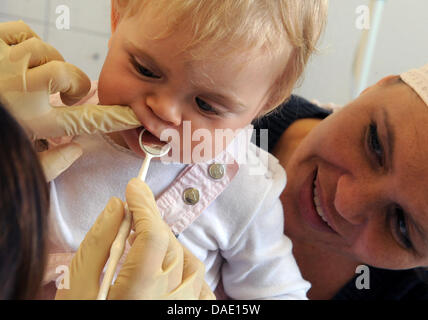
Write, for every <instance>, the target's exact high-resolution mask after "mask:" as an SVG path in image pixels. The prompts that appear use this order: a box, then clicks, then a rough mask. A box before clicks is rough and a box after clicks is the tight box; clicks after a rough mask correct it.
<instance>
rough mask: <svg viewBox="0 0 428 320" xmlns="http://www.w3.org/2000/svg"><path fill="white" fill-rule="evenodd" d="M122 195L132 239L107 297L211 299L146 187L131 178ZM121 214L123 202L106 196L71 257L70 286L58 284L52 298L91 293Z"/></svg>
mask: <svg viewBox="0 0 428 320" xmlns="http://www.w3.org/2000/svg"><path fill="white" fill-rule="evenodd" d="M126 200H127V203H128V206H129V209H130V211H131V212H132V215H133V221H134V226H135V234H134V241H133V244H132V247H131V249H130V251H129V253H128V255H127V257H126V260H125V263H124V265H123V266H122V268H121V269H120V272H119V275H118V276H117V279H116V281H115V283H114V284H113V285H112V286H111V288H110V291H109V295H108V299H130V300H131V299H204V300H206V299H215V296H214V294H213V293H212V291H211V290H210V288H209V287H208V285H207V283H206V282H205V280H204V273H205V267H204V265H203V263H202V262H200V261H199V260H198V259H197V258H196V257H195V256H193V255H192V254H191V253H190V252H189V251H188V250H187V249H186V248H184V247H183V246H182V245H181V244H180V242H179V241H178V240H177V239H176V238H175V236H174V235H173V234H172V232H171V230H170V229H169V227H168V226H167V225H166V223H165V222H164V221H163V220H162V218H161V217H160V214H159V211H158V209H157V206H156V202H155V200H154V197H153V194H152V192H151V190H150V189H149V187H148V186H147V185H146V184H145V183H144V182H142V181H140V180H138V179H132V180H131V181H130V182H129V184H128V186H127V189H126ZM123 215H124V205H123V203H122V202H121V201H120V200H119V199H117V198H112V199H111V200H110V201H109V203H108V204H107V207H106V208H105V210H104V211H103V213H102V214H101V215H100V216H99V217H98V219H97V221H96V222H95V224H94V226H93V227H92V228H91V230H90V231H89V232H88V233H87V235H86V237H85V239H84V240H83V242H82V243H81V245H80V248H79V250H78V251H77V253H76V255H75V256H74V258H73V260H72V262H71V266H70V289H59V290H58V291H57V294H56V299H95V298H96V296H97V294H98V290H99V286H100V281H99V279H100V275H101V273H102V270H103V268H104V265H105V263H106V261H107V259H108V255H109V252H110V247H111V245H112V243H113V241H114V239H115V236H116V233H117V231H118V229H119V226H120V224H121V221H122V218H123Z"/></svg>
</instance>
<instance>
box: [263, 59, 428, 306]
mask: <svg viewBox="0 0 428 320" xmlns="http://www.w3.org/2000/svg"><path fill="white" fill-rule="evenodd" d="M421 70H422V71H424V70H427V67H425V69H421ZM421 70H419V71H412V72H413V73H416V74H422V76H419V78H418V81H415V80H410V81H408V80H407V81H406V82H404V81H403V80H402V78H405V79H408V78H406V74H404V75H403V76H402V78H400V77H398V76H391V77H387V78H385V79H383V80H381V81H380V82H379V83H377V84H376V85H374V86H372V87H370V88H369V89H367V90H366V91H365V92H364V93H363V94H361V96H360V97H359V98H357V99H356V100H355V101H353V102H351V103H350V104H349V105H348V106H346V107H345V108H342V109H341V110H340V111H338V112H335V113H334V114H332V115H330V116H328V117H326V116H327V114H328V113H327V111H323V110H321V109H319V108H318V107H316V106H314V105H311V104H310V103H309V102H307V101H305V100H302V99H299V98H296V97H294V98H293V99H291V100H290V102H289V103H288V104H286V105H284V106H283V107H282V109H281V112H280V113H275V114H272V115H270V116H268V117H266V118H264V119H261V120H260V121H259V122H258V123H256V125H257V127H258V128H268V129H273V130H270V133H274V135H273V136H272V137H271V138H272V142H273V143H271V144H270V148H271V150H273V153H274V154H275V155H276V156H277V157H278V158H279V160H280V163H281V164H282V165H283V166H284V167H285V168H286V171H287V177H288V183H287V187H286V189H285V191H284V192H283V194H282V197H281V199H282V203H283V206H284V212H285V221H286V223H285V233H286V235H288V236H289V237H290V238H291V239H292V241H293V244H294V249H293V253H294V254H295V256H296V259H297V262H298V265H299V267H300V269H301V271H302V274H303V277H304V278H305V279H307V280H308V281H310V282H311V284H312V288H311V290H310V292H309V294H308V296H309V297H310V298H313V299H330V298H337V299H401V298H403V299H409V298H412V299H421V298H422V299H427V298H428V286H427V285H426V284H425V283H424V282H422V281H420V280H419V278H418V277H417V276H416V275H415V272H414V270H402V269H414V268H418V267H425V266H428V245H427V241H426V237H427V235H428V233H427V232H426V230H427V229H428V209H427V208H428V200H427V199H428V197H427V194H428V186H427V181H428V167H427V166H426V163H427V162H428V146H427V145H426V143H425V141H426V136H427V135H428V127H427V126H426V123H427V121H428V108H427V104H426V101H424V99H426V93H425V92H421V91H420V90H419V89H420V88H423V87H426V85H425V86H424V85H423V84H424V83H427V82H428V78H424V76H423V72H421ZM425 72H426V71H425ZM421 81H422V85H421ZM417 93H418V94H419V95H418V94H417ZM299 113H300V115H299ZM284 116H285V117H289V118H288V120H287V122H282V121H281V120H282V119H281V117H284ZM296 116H297V118H296ZM324 117H326V119H325V120H323V121H321V120H318V119H313V118H321V119H322V118H324ZM299 118H312V119H303V120H298V119H299ZM296 120H298V121H296ZM293 121H295V122H294V123H292V122H293ZM291 123H292V124H291ZM290 124H291V125H290ZM273 139H275V140H276V141H273ZM424 230H425V231H424ZM361 264H367V265H370V266H372V268H370V278H369V279H370V281H371V283H370V290H362V291H361V290H358V288H357V287H356V283H355V279H354V278H355V274H356V270H357V267H358V265H361ZM380 268H382V269H380ZM387 269H389V270H387ZM392 270H401V271H392Z"/></svg>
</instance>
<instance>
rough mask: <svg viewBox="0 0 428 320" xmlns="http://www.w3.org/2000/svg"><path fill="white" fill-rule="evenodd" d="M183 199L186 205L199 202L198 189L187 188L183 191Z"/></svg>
mask: <svg viewBox="0 0 428 320" xmlns="http://www.w3.org/2000/svg"><path fill="white" fill-rule="evenodd" d="M183 201H184V203H185V204H188V205H191V206H193V205H195V204H197V203H198V202H199V190H198V189H195V188H187V189H186V190H184V192H183Z"/></svg>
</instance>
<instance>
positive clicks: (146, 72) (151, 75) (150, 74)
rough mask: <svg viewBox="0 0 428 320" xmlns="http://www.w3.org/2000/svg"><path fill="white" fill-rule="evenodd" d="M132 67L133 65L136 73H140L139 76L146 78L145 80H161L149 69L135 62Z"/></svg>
mask: <svg viewBox="0 0 428 320" xmlns="http://www.w3.org/2000/svg"><path fill="white" fill-rule="evenodd" d="M134 65H135V69H136V70H137V72H138V73H140V74H141V75H143V76H145V77H147V78H153V79H160V78H161V76H158V75H157V74H155V73H153V72H152V71H150V70H149V69H147V68H145V67H143V66H142V65H141V64H139V63H138V62H135V64H134Z"/></svg>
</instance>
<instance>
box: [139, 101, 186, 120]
mask: <svg viewBox="0 0 428 320" xmlns="http://www.w3.org/2000/svg"><path fill="white" fill-rule="evenodd" d="M146 104H147V106H148V107H149V108H150V109H151V110H152V111H153V113H154V114H155V115H156V116H158V117H159V118H160V119H161V120H163V121H165V122H167V123H168V124H169V125H172V126H179V125H180V124H181V111H182V110H181V107H180V104H179V102H178V101H177V99H175V98H173V97H171V96H169V95H167V94H158V95H149V96H147V97H146Z"/></svg>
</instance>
